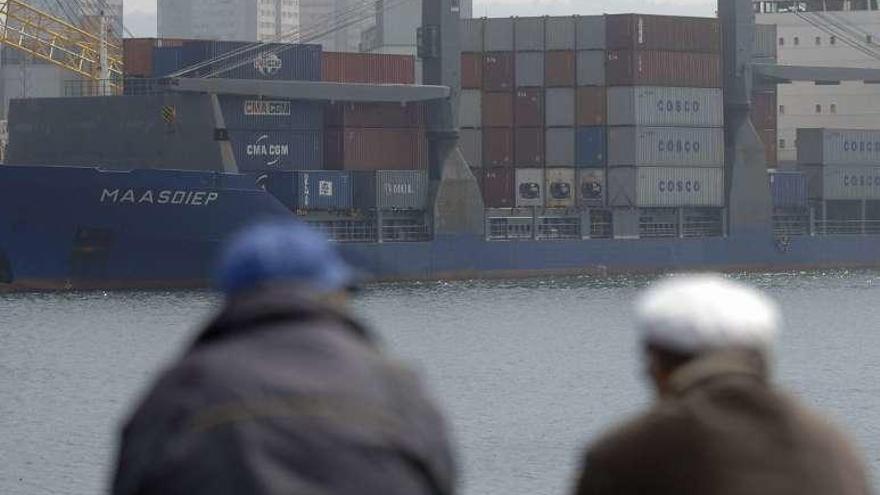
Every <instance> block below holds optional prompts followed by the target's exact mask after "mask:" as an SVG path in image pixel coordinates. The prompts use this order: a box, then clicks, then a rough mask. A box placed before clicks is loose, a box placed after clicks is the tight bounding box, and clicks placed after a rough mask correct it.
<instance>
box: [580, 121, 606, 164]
mask: <svg viewBox="0 0 880 495" xmlns="http://www.w3.org/2000/svg"><path fill="white" fill-rule="evenodd" d="M605 135H606V133H605V127H579V128H578V129H577V132H576V133H575V165H577V166H578V167H581V168H588V167H604V166H605V163H606V159H607V153H606V146H605Z"/></svg>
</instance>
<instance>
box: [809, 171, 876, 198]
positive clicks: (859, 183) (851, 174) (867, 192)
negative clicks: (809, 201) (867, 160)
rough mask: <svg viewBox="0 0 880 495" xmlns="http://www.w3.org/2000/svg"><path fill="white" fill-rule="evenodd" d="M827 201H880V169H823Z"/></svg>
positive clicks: (823, 192)
mask: <svg viewBox="0 0 880 495" xmlns="http://www.w3.org/2000/svg"><path fill="white" fill-rule="evenodd" d="M822 195H823V199H826V200H832V201H834V200H862V199H866V200H878V199H880V167H823V168H822Z"/></svg>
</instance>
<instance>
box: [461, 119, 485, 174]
mask: <svg viewBox="0 0 880 495" xmlns="http://www.w3.org/2000/svg"><path fill="white" fill-rule="evenodd" d="M458 144H459V146H460V147H461V153H462V155H463V156H464V159H465V160H466V161H467V162H468V165H469V166H471V167H473V168H479V167H482V166H483V131H481V130H480V129H462V130H461V131H459V141H458Z"/></svg>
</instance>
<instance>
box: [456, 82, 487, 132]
mask: <svg viewBox="0 0 880 495" xmlns="http://www.w3.org/2000/svg"><path fill="white" fill-rule="evenodd" d="M458 121H459V125H460V126H461V127H482V125H483V93H482V91H480V90H477V89H463V90H461V96H460V98H459V112H458Z"/></svg>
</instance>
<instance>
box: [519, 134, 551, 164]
mask: <svg viewBox="0 0 880 495" xmlns="http://www.w3.org/2000/svg"><path fill="white" fill-rule="evenodd" d="M513 143H514V144H513V147H514V166H516V167H525V168H537V167H543V166H544V129H543V128H542V127H518V128H517V129H516V131H514V140H513Z"/></svg>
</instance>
